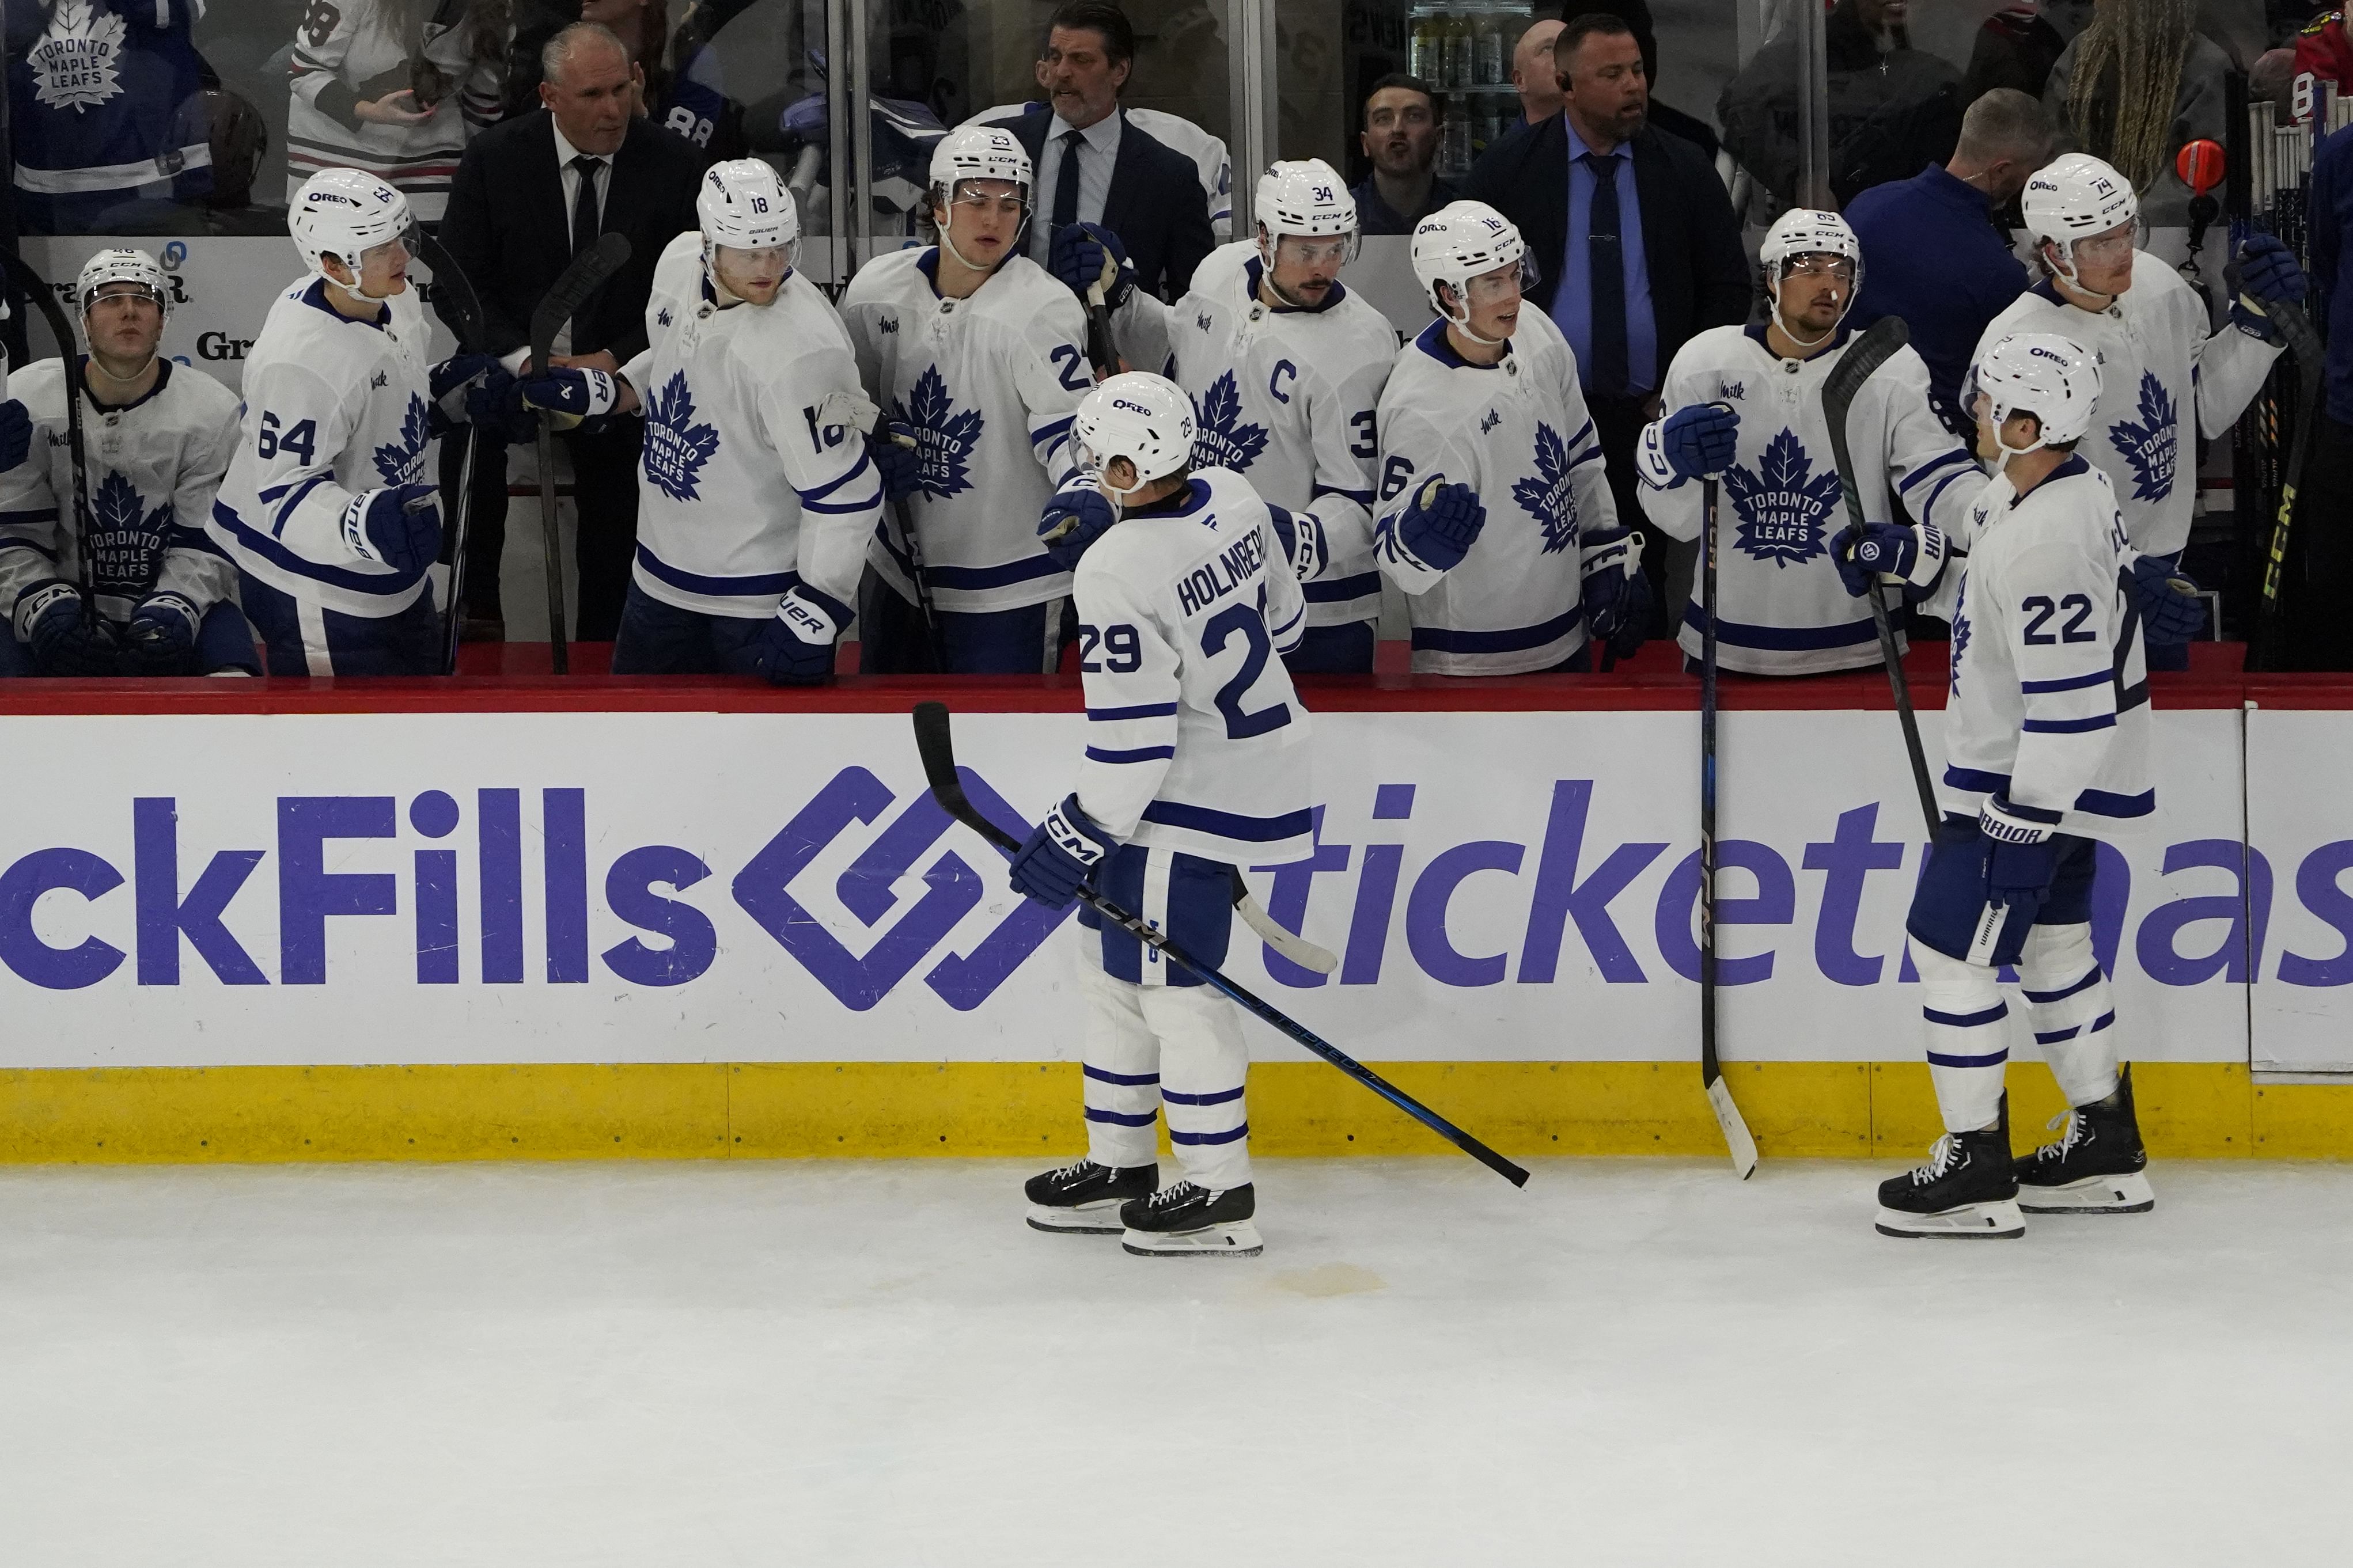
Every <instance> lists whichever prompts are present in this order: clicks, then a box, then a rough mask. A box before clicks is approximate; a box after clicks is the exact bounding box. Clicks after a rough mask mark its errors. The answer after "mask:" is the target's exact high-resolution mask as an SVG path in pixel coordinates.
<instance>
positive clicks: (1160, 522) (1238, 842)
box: [1072, 468, 1314, 866]
mask: <svg viewBox="0 0 2353 1568" xmlns="http://www.w3.org/2000/svg"><path fill="white" fill-rule="evenodd" d="M1077 579H1078V580H1077V583H1076V585H1075V586H1074V588H1073V590H1072V596H1073V598H1074V600H1075V602H1076V604H1077V606H1078V613H1079V621H1080V626H1079V670H1080V674H1081V678H1082V683H1083V685H1084V687H1085V690H1086V701H1087V752H1086V759H1085V761H1084V762H1082V763H1081V764H1080V766H1079V783H1078V796H1079V805H1080V807H1081V809H1082V810H1083V811H1085V813H1086V814H1087V815H1088V816H1090V817H1092V818H1093V819H1094V820H1095V821H1096V822H1097V823H1098V824H1100V825H1101V826H1103V828H1104V829H1106V830H1107V831H1109V832H1111V833H1113V834H1115V835H1116V836H1118V837H1120V838H1122V839H1124V840H1127V841H1130V842H1133V843H1137V844H1146V845H1158V846H1163V847H1167V848H1170V849H1178V850H1182V851H1184V852H1185V853H1186V854H1188V855H1199V856H1202V857H1205V858H1208V859H1211V860H1224V861H1228V862H1230V863H1233V864H1237V865H1244V866H1249V865H1265V864H1269V863H1272V862H1280V861H1284V860H1293V859H1297V858H1300V857H1302V856H1304V855H1306V854H1308V853H1309V852H1310V851H1311V849H1312V848H1313V847H1314V816H1313V813H1312V809H1311V808H1312V805H1313V801H1312V799H1311V797H1310V795H1309V793H1308V787H1309V786H1308V745H1307V741H1308V728H1309V721H1308V716H1307V710H1306V709H1304V708H1303V707H1302V706H1301V705H1300V701H1299V693H1298V692H1297V691H1295V690H1294V689H1293V688H1292V684H1291V676H1290V674H1289V672H1288V671H1286V670H1285V669H1284V668H1283V664H1282V659H1281V658H1278V657H1277V655H1279V654H1281V653H1283V652H1287V651H1288V650H1289V649H1290V648H1292V647H1295V646H1296V645H1297V643H1298V641H1299V638H1300V637H1301V636H1302V635H1303V633H1304V631H1305V630H1306V626H1307V615H1306V605H1305V603H1304V601H1303V600H1302V599H1301V597H1300V594H1299V584H1298V580H1297V579H1296V578H1294V577H1293V575H1292V573H1291V563H1290V561H1289V559H1288V558H1287V557H1286V556H1285V555H1284V554H1283V552H1282V545H1281V543H1280V542H1278V541H1277V539H1276V538H1275V533H1274V525H1273V522H1272V521H1271V515H1270V514H1269V512H1268V510H1267V506H1266V503H1265V502H1264V501H1262V500H1260V499H1259V498H1258V495H1257V493H1256V492H1255V491H1253V490H1252V489H1250V486H1249V485H1248V484H1247V483H1245V482H1244V481H1243V480H1242V479H1241V478H1240V476H1238V475H1235V474H1230V473H1228V472H1226V471H1225V470H1224V469H1222V468H1197V469H1195V470H1194V471H1193V475H1192V478H1191V479H1190V481H1189V482H1188V483H1187V486H1186V488H1185V489H1184V490H1183V491H1182V492H1181V493H1180V494H1179V495H1178V496H1176V498H1174V499H1172V500H1167V501H1164V502H1162V503H1160V504H1159V505H1158V506H1156V507H1152V508H1147V509H1145V510H1139V511H1133V512H1130V513H1128V514H1127V515H1126V516H1124V517H1123V518H1121V519H1120V521H1119V522H1118V523H1117V524H1115V525H1114V526H1113V528H1112V529H1111V530H1110V531H1108V532H1106V533H1105V534H1104V535H1103V537H1102V538H1101V539H1099V540H1097V541H1096V542H1095V543H1094V546H1093V547H1092V549H1090V550H1089V551H1088V552H1086V554H1085V555H1084V556H1082V557H1081V558H1080V561H1079V570H1078V574H1077Z"/></svg>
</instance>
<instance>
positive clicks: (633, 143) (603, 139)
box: [437, 22, 1198, 642]
mask: <svg viewBox="0 0 2353 1568" xmlns="http://www.w3.org/2000/svg"><path fill="white" fill-rule="evenodd" d="M542 59H543V67H544V70H545V79H544V80H543V81H542V83H541V84H540V89H539V100H540V102H541V104H542V105H543V107H542V108H540V109H538V110H533V111H532V112H531V113H529V114H525V115H523V116H522V117H521V118H519V119H514V120H508V121H501V123H499V124H498V125H495V126H493V127H491V129H490V130H488V131H485V132H482V133H481V134H480V136H477V137H476V138H474V140H473V141H472V142H470V144H468V146H467V148H466V153H465V156H464V157H463V158H462V159H461V160H459V164H458V175H457V179H456V181H455V182H454V183H453V184H451V186H450V190H449V207H448V216H446V217H444V218H443V219H442V221H441V243H442V245H443V246H444V247H447V248H448V252H449V257H450V259H451V260H453V261H455V262H456V263H457V264H458V266H459V268H461V269H463V271H464V272H465V274H466V276H467V277H468V278H469V279H472V281H473V284H474V288H475V289H476V291H477V292H479V293H480V296H481V300H482V316H483V327H484V331H486V332H487V333H488V334H489V337H490V342H488V343H487V344H486V345H485V346H486V347H487V348H488V350H489V352H491V353H494V354H498V355H500V356H501V358H503V359H504V360H505V361H506V363H507V365H508V367H509V368H510V369H519V368H520V367H521V365H522V362H523V360H524V359H526V358H527V357H529V354H530V342H531V316H532V312H533V310H536V309H538V307H539V302H540V300H541V299H542V298H543V297H544V296H545V295H546V293H547V291H548V289H550V288H551V287H553V286H554V282H555V279H556V278H557V277H558V276H559V275H560V274H561V273H562V272H563V271H564V269H565V268H566V267H568V266H570V265H571V262H572V258H573V255H574V253H575V252H576V251H578V250H581V249H584V248H586V247H588V246H590V245H593V244H595V243H596V237H597V236H598V235H600V234H607V233H615V234H624V235H627V236H628V239H629V260H628V265H627V266H625V267H623V268H621V270H620V271H619V272H617V273H616V274H615V275H614V276H613V278H612V279H610V280H609V281H608V282H607V284H606V285H605V287H604V288H603V289H599V290H598V291H597V292H596V294H594V295H592V296H590V298H589V300H588V302H587V304H586V305H585V306H584V307H582V309H581V310H580V312H579V314H577V315H575V316H574V317H573V318H572V321H571V324H570V326H569V328H568V330H567V331H564V332H561V333H559V334H558V335H557V337H556V340H555V343H554V355H553V358H554V362H555V363H557V364H579V365H593V366H595V367H596V368H598V369H602V370H607V371H612V370H617V369H619V368H620V367H621V365H623V364H624V363H627V362H628V360H629V358H630V357H631V356H632V355H634V354H636V353H638V351H639V350H641V349H643V348H644V347H645V346H646V323H645V311H646V300H647V297H648V296H649V294H650V293H651V292H652V291H653V278H654V263H655V261H656V260H658V259H659V258H660V256H661V251H662V247H664V246H665V245H668V244H669V243H670V240H671V239H672V238H673V237H676V236H677V235H679V234H680V233H681V232H683V231H684V230H686V229H690V228H692V227H694V226H695V217H694V197H695V191H696V187H697V186H698V184H700V182H701V180H702V162H703V161H702V154H701V153H699V152H697V151H696V150H695V148H694V146H693V144H692V143H691V142H686V141H684V140H683V139H681V138H680V137H677V136H672V135H670V134H668V133H667V132H662V131H659V130H657V129H655V128H654V127H653V126H652V125H651V124H649V123H648V122H647V121H644V120H642V119H640V118H638V115H637V113H636V108H637V100H638V85H639V81H640V78H639V75H638V68H637V67H636V66H635V65H633V64H631V63H630V60H629V56H628V50H627V49H626V48H624V47H622V44H621V41H620V39H618V38H617V37H614V36H613V34H612V33H611V32H610V31H608V30H607V29H606V28H604V27H601V26H596V24H594V23H589V22H582V23H575V24H574V25H573V26H568V27H566V28H565V29H564V30H563V31H562V32H560V33H558V34H556V35H555V37H553V38H551V39H550V40H549V41H548V44H547V47H546V49H545V51H544V53H543V57H542ZM1196 205H1198V204H1196ZM437 300H438V302H439V303H440V306H441V310H442V315H443V319H444V320H445V321H449V322H450V325H451V327H452V329H453V330H454V329H455V327H456V324H457V323H456V321H455V317H454V314H453V312H452V311H451V310H450V307H449V306H448V296H447V295H446V294H440V293H438V291H437ZM562 439H563V441H564V443H565V447H567V448H568V449H569V450H570V452H571V455H572V471H573V476H574V479H575V487H576V488H575V505H576V507H577V510H578V514H579V520H580V531H579V541H578V549H579V579H580V611H579V616H578V625H577V630H576V631H575V636H576V637H577V638H578V639H579V640H580V641H582V642H608V641H610V640H611V639H612V637H613V634H614V632H615V630H616V629H617V627H618V626H619V625H620V616H621V601H622V599H623V598H624V597H625V596H626V595H628V586H629V567H630V562H631V560H632V558H633V556H634V554H635V552H636V546H637V537H638V476H637V469H638V453H639V451H640V449H641V447H643V444H644V439H645V423H644V421H643V420H642V419H639V418H638V417H636V416H628V417H625V418H617V419H614V420H612V421H610V422H609V423H608V424H607V425H606V426H605V427H604V428H602V429H600V430H597V431H595V432H594V433H591V432H589V431H586V430H578V431H574V432H571V433H569V434H567V435H565V436H564V437H562ZM458 449H459V443H457V442H455V441H449V442H444V443H443V450H442V462H441V471H442V479H441V482H442V485H443V487H444V489H445V490H449V491H454V490H455V489H456V487H457V483H458ZM506 501H507V489H506V453H505V452H504V450H503V449H501V448H496V447H486V448H484V449H483V450H482V451H481V452H480V454H478V455H477V457H476V458H475V463H474V492H473V502H472V506H473V510H472V531H471V533H470V537H469V539H468V542H467V550H466V606H465V610H464V614H465V616H466V617H467V618H468V619H469V620H470V621H475V622H490V623H496V622H499V621H501V619H502V616H501V610H500V605H499V557H500V555H501V553H502V552H503V550H504V547H505V543H506ZM478 629H480V630H481V631H483V632H484V633H485V634H487V633H488V631H489V628H488V627H480V628H478Z"/></svg>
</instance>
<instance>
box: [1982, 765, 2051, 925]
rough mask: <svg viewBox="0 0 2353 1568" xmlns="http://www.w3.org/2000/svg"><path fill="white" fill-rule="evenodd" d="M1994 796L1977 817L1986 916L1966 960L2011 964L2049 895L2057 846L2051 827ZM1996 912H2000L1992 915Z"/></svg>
mask: <svg viewBox="0 0 2353 1568" xmlns="http://www.w3.org/2000/svg"><path fill="white" fill-rule="evenodd" d="M2053 815H2055V814H2053V813H2040V812H2038V813H2034V814H2031V815H2030V814H2029V813H2027V812H2025V811H2023V810H2021V808H2020V807H2018V806H2014V805H2010V802H2009V801H2007V800H2005V799H2004V798H2002V796H2000V795H1994V796H1992V797H1991V798H1990V799H1989V800H1988V801H1987V802H1986V803H1985V805H1984V807H1983V808H1982V809H1981V810H1980V811H1979V812H1978V833H1979V834H1980V835H1981V836H1983V837H1984V840H1985V846H1986V861H1985V902H1986V908H1985V913H1984V914H1983V915H1982V916H1981V917H1980V918H1979V921H1978V931H1977V934H1976V937H1975V939H1974V940H1973V941H1972V942H1971V944H1970V951H1969V952H1968V955H1967V957H1968V962H1970V963H2016V962H2017V960H2018V955H2019V953H2020V952H2021V951H2022V950H2023V949H2024V947H2025V945H2026V933H2027V931H2028V930H2029V929H2030V928H2031V927H2032V926H2033V924H2034V917H2035V916H2036V915H2037V914H2039V913H2040V912H2041V911H2042V901H2043V900H2045V899H2047V898H2049V897H2050V896H2051V881H2052V878H2053V877H2055V876H2056V875H2057V874H2058V870H2059V845H2058V841H2057V840H2055V839H2054V838H2052V836H2051V833H2052V829H2051V825H2050V824H2049V823H2047V822H2038V821H2036V820H2035V817H2036V816H2053ZM1997 911H1999V912H1997Z"/></svg>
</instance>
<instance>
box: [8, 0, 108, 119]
mask: <svg viewBox="0 0 2353 1568" xmlns="http://www.w3.org/2000/svg"><path fill="white" fill-rule="evenodd" d="M121 62H122V18H121V17H120V16H114V15H112V14H111V13H110V12H105V11H101V10H100V9H99V8H98V5H97V4H96V0H59V3H58V8H57V10H56V11H55V12H54V13H52V14H51V16H50V17H49V28H48V31H47V33H45V34H43V35H42V37H41V41H40V42H39V43H37V44H35V45H34V46H33V47H32V50H31V52H30V53H28V54H27V55H26V57H25V63H26V64H27V65H29V66H30V67H32V70H33V97H34V99H35V100H37V101H38V102H40V103H43V104H46V105H47V106H48V107H49V108H52V109H70V110H75V111H76V112H79V111H80V110H85V109H92V108H95V107H97V106H98V105H99V104H101V103H104V102H105V101H106V100H108V99H110V98H113V97H115V96H116V95H117V94H119V93H121V90H122V84H121V81H120V80H118V79H117V77H116V72H117V69H118V68H119V67H120V66H121Z"/></svg>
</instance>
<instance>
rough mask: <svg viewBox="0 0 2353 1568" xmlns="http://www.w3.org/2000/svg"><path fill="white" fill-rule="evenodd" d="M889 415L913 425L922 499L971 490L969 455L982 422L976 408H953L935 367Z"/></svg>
mask: <svg viewBox="0 0 2353 1568" xmlns="http://www.w3.org/2000/svg"><path fill="white" fill-rule="evenodd" d="M891 413H892V416H894V417H896V418H898V419H901V420H903V421H904V422H905V423H907V424H909V425H913V426H914V427H915V476H916V481H915V482H916V483H917V484H918V485H920V486H921V487H922V489H923V493H924V494H925V495H929V496H937V497H938V498H939V499H940V500H947V499H948V497H950V496H952V495H958V494H961V493H962V492H964V491H965V490H968V489H972V454H973V449H974V448H975V447H978V446H979V445H980V433H981V431H982V429H983V428H984V427H985V425H986V422H985V421H984V420H983V419H982V418H981V416H980V410H979V409H977V408H965V409H959V408H957V407H956V405H955V398H953V397H950V396H949V395H948V384H947V381H946V379H945V378H944V377H943V376H942V375H941V374H940V367H939V366H937V365H935V364H934V365H926V366H924V367H923V374H921V375H919V376H917V377H916V378H915V390H914V391H913V392H912V393H910V394H909V395H908V396H907V402H906V405H905V406H903V407H902V406H900V405H896V404H894V405H892V409H891Z"/></svg>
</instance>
